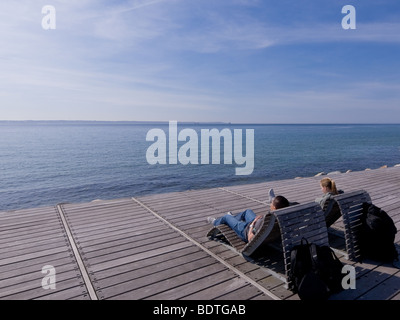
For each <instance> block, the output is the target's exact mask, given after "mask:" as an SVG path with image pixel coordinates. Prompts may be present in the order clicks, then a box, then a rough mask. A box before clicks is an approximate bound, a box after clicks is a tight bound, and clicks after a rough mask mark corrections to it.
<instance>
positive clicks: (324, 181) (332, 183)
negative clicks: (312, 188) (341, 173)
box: [320, 178, 338, 194]
mask: <svg viewBox="0 0 400 320" xmlns="http://www.w3.org/2000/svg"><path fill="white" fill-rule="evenodd" d="M320 183H321V186H322V187H326V188H329V189H330V190H331V192H332V193H333V194H338V192H337V189H336V183H335V181H334V180H332V179H331V178H323V179H322V180H321V182H320Z"/></svg>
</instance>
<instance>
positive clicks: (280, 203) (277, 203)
mask: <svg viewBox="0 0 400 320" xmlns="http://www.w3.org/2000/svg"><path fill="white" fill-rule="evenodd" d="M272 205H273V206H274V207H275V209H282V208H286V207H289V200H288V199H286V198H285V197H283V196H276V197H275V198H274V200H273V201H272Z"/></svg>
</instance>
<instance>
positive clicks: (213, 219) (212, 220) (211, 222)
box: [207, 217, 215, 225]
mask: <svg viewBox="0 0 400 320" xmlns="http://www.w3.org/2000/svg"><path fill="white" fill-rule="evenodd" d="M214 221H215V218H213V217H208V218H207V222H208V223H209V224H212V225H214Z"/></svg>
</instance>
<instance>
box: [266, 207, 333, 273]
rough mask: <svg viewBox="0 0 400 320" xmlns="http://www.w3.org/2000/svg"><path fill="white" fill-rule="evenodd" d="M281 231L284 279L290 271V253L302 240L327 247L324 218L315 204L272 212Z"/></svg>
mask: <svg viewBox="0 0 400 320" xmlns="http://www.w3.org/2000/svg"><path fill="white" fill-rule="evenodd" d="M274 215H275V216H276V219H277V220H278V223H279V227H280V230H281V239H282V249H283V256H284V263H285V272H286V277H287V276H288V274H289V271H290V253H291V250H292V248H293V247H294V246H296V245H298V244H300V243H301V240H302V239H303V238H305V239H307V241H308V242H309V243H315V244H318V245H321V246H322V245H329V240H328V231H327V228H326V222H325V216H324V213H323V211H322V209H321V206H320V205H319V204H317V203H315V202H311V203H306V204H300V205H297V206H293V207H288V208H284V209H280V210H276V211H275V212H274Z"/></svg>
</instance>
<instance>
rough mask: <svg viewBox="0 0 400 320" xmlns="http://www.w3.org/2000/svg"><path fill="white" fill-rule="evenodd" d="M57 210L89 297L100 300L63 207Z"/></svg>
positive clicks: (58, 207) (59, 206)
mask: <svg viewBox="0 0 400 320" xmlns="http://www.w3.org/2000/svg"><path fill="white" fill-rule="evenodd" d="M56 208H57V211H58V213H59V216H60V218H61V221H62V224H63V227H64V229H65V232H66V233H67V236H68V240H69V243H70V246H71V248H72V251H73V252H72V253H73V255H74V256H75V259H76V262H77V264H78V267H79V270H80V272H81V274H82V278H83V281H84V283H85V285H86V289H87V290H88V293H89V296H90V298H91V299H92V300H98V297H97V294H96V291H95V289H94V287H93V284H92V282H91V280H90V276H89V274H88V271H87V270H86V267H85V264H84V262H83V259H82V257H81V255H80V253H79V249H78V247H77V245H76V243H75V240H74V237H73V235H72V233H71V230H70V227H69V225H68V222H67V220H66V218H65V215H64V212H63V210H62V207H61V205H57V206H56Z"/></svg>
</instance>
